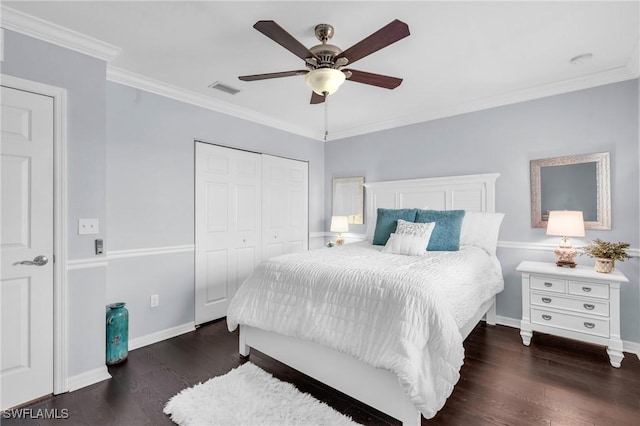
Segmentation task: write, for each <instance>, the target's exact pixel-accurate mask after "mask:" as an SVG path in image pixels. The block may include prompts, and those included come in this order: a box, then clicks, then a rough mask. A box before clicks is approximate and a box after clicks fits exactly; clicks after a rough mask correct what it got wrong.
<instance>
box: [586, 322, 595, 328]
mask: <svg viewBox="0 0 640 426" xmlns="http://www.w3.org/2000/svg"><path fill="white" fill-rule="evenodd" d="M584 326H585V327H587V328H593V327H595V326H596V325H595V324H594V323H592V322H585V323H584Z"/></svg>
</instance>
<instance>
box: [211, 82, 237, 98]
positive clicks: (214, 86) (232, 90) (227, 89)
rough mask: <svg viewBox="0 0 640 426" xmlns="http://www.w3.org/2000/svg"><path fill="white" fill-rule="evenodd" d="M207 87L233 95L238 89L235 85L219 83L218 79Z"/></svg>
mask: <svg viewBox="0 0 640 426" xmlns="http://www.w3.org/2000/svg"><path fill="white" fill-rule="evenodd" d="M209 87H210V88H212V89H216V90H220V91H221V92H225V93H228V94H230V95H235V94H236V93H238V92H239V91H240V89H236V88H235V87H231V86H228V85H226V84H223V83H220V82H219V81H216V82H215V83H211V84H210V85H209Z"/></svg>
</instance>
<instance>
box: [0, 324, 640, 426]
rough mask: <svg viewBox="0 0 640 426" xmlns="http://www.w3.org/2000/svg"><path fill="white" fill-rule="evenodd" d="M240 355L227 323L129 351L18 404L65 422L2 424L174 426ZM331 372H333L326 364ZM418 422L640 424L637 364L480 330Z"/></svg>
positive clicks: (296, 380) (343, 401) (379, 417)
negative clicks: (62, 415) (99, 373)
mask: <svg viewBox="0 0 640 426" xmlns="http://www.w3.org/2000/svg"><path fill="white" fill-rule="evenodd" d="M250 361H251V362H253V363H255V364H256V365H258V366H260V367H261V368H263V369H264V370H266V371H268V372H270V373H271V374H273V375H274V376H275V377H277V378H279V379H280V380H285V381H288V382H291V383H293V384H294V385H295V386H296V387H298V389H300V390H301V391H303V392H307V393H310V394H312V395H313V396H314V397H316V398H317V399H319V400H321V401H323V402H325V403H327V404H329V405H330V406H332V407H334V408H335V409H336V410H338V411H340V412H342V413H345V414H347V415H349V416H351V417H352V418H353V419H354V420H355V421H356V422H358V423H361V424H366V425H397V424H399V422H398V421H396V420H395V419H392V418H390V417H389V416H387V415H385V414H383V413H380V412H378V411H376V410H374V409H373V408H371V407H368V406H366V405H363V404H361V403H360V402H358V401H356V400H354V399H353V398H350V397H348V396H347V395H344V394H342V393H340V392H337V391H335V390H334V389H331V388H329V387H327V386H325V385H323V384H322V383H319V382H317V381H316V380H314V379H312V378H310V377H308V376H305V375H303V374H301V373H299V372H297V371H296V370H293V369H291V368H289V367H287V366H285V365H283V364H282V363H280V362H278V361H276V360H273V359H271V358H269V357H268V356H266V355H264V354H261V353H259V352H257V351H252V354H251V357H250ZM244 362H247V360H246V359H244V358H242V357H240V356H239V355H238V333H237V331H236V332H233V333H230V332H229V331H228V330H227V325H226V322H225V321H224V320H220V321H215V322H213V323H210V324H207V325H205V326H202V327H200V328H198V329H197V330H196V331H195V332H191V333H187V334H184V335H182V336H178V337H175V338H173V339H170V340H166V341H163V342H159V343H157V344H154V345H150V346H147V347H144V348H140V349H137V350H135V351H131V352H130V353H129V359H128V360H127V361H126V362H124V363H122V364H119V365H115V366H111V367H109V372H110V373H111V375H112V379H111V380H108V381H104V382H101V383H97V384H95V385H93V386H89V387H87V388H84V389H80V390H78V391H75V392H71V393H67V394H63V395H58V396H54V397H50V398H48V399H45V400H42V401H39V402H37V403H34V404H32V405H30V406H27V407H25V408H31V409H32V410H37V409H39V408H49V409H51V408H55V409H58V410H60V409H63V408H64V409H68V410H69V415H70V417H69V418H68V419H66V420H46V419H37V420H35V419H34V420H18V419H2V424H3V426H4V425H29V426H33V425H56V424H61V425H65V426H70V425H92V426H93V425H127V426H129V425H132V426H133V425H141V426H147V425H149V426H150V425H154V426H155V425H171V424H173V423H172V422H171V420H170V419H169V418H168V417H167V416H166V415H164V414H163V412H162V409H163V407H164V405H165V404H166V402H167V400H168V399H169V398H171V397H172V396H173V395H175V394H176V393H177V392H179V391H180V390H181V389H183V388H185V387H189V386H193V385H195V384H197V383H199V382H203V381H206V380H207V379H209V378H211V377H214V376H219V375H222V374H225V373H226V372H228V371H229V370H231V369H232V368H235V367H237V366H239V365H241V364H243V363H244ZM328 368H330V367H328ZM422 424H423V425H465V426H467V425H472V426H476V425H477V426H482V425H517V426H521V425H522V426H528V425H532V426H533V425H536V426H537V425H551V426H557V425H562V426H571V425H580V426H583V425H607V426H609V425H633V426H638V425H640V361H639V360H638V358H637V357H636V356H635V355H632V354H626V357H625V359H624V361H623V363H622V367H621V368H619V369H616V368H612V367H611V366H610V365H609V360H608V357H607V355H606V352H605V349H604V348H602V347H600V346H594V345H588V344H584V343H580V342H574V341H571V340H568V339H562V338H559V337H555V336H548V335H544V334H540V333H535V335H534V338H533V340H532V342H531V346H529V347H526V346H524V345H522V340H521V339H520V335H519V331H518V330H517V329H513V328H509V327H502V326H486V325H484V324H481V325H479V326H478V327H476V329H475V330H474V331H473V332H472V333H471V334H470V335H469V337H468V338H467V340H466V341H465V364H464V365H463V367H462V369H461V370H460V380H459V382H458V384H457V385H456V387H455V388H454V391H453V394H452V395H451V396H450V397H449V399H448V400H447V403H446V404H445V406H444V408H443V409H442V410H441V411H440V412H439V413H438V414H437V415H436V417H434V418H433V419H432V420H429V421H427V420H426V419H423V421H422Z"/></svg>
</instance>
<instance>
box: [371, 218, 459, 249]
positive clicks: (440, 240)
mask: <svg viewBox="0 0 640 426" xmlns="http://www.w3.org/2000/svg"><path fill="white" fill-rule="evenodd" d="M462 219H464V210H418V212H417V214H416V220H415V221H416V222H418V223H428V222H435V223H436V227H435V228H434V229H433V232H432V233H431V239H429V245H428V246H427V251H458V250H460V229H461V228H462ZM374 244H375V243H374Z"/></svg>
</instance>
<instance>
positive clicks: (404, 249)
mask: <svg viewBox="0 0 640 426" xmlns="http://www.w3.org/2000/svg"><path fill="white" fill-rule="evenodd" d="M427 244H429V238H425V237H417V236H415V235H408V234H396V233H392V234H391V235H390V236H389V239H388V240H387V244H386V245H385V246H384V247H383V248H382V253H390V254H403V255H405V256H422V255H424V254H425V253H427V250H426V247H427Z"/></svg>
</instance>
